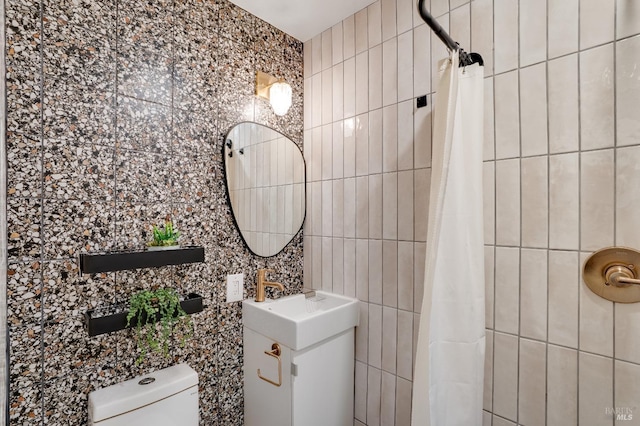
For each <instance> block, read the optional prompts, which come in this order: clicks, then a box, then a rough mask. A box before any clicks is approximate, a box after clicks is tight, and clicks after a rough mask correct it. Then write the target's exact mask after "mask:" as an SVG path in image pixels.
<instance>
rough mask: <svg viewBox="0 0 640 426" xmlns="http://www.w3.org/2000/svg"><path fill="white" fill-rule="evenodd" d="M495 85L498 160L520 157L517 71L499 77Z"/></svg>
mask: <svg viewBox="0 0 640 426" xmlns="http://www.w3.org/2000/svg"><path fill="white" fill-rule="evenodd" d="M494 84H495V120H496V124H495V126H496V136H495V138H496V159H502V158H513V157H519V156H520V117H519V115H518V111H519V95H518V73H517V71H513V72H509V73H506V74H502V75H499V76H497V77H496V78H495V80H494Z"/></svg>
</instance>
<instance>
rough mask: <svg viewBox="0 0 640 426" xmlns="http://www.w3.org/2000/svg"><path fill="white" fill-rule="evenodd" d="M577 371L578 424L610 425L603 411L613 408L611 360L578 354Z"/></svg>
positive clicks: (607, 415)
mask: <svg viewBox="0 0 640 426" xmlns="http://www.w3.org/2000/svg"><path fill="white" fill-rule="evenodd" d="M578 371H579V373H578V383H579V387H578V407H579V412H578V424H579V425H580V426H602V425H604V424H610V423H611V422H612V419H611V417H612V416H611V414H608V413H607V412H606V411H605V409H606V408H611V407H612V406H613V360H612V359H611V358H603V357H600V356H596V355H591V354H587V353H584V352H580V355H579V366H578Z"/></svg>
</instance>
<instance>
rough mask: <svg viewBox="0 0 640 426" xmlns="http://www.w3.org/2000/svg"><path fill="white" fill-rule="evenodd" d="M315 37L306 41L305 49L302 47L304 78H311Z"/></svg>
mask: <svg viewBox="0 0 640 426" xmlns="http://www.w3.org/2000/svg"><path fill="white" fill-rule="evenodd" d="M312 43H313V39H312V38H311V39H309V40H307V41H305V42H304V44H303V49H302V64H303V69H302V71H303V74H304V78H305V80H306V79H308V78H310V77H311V75H312V65H311V62H312V61H313V55H312V52H313V45H312Z"/></svg>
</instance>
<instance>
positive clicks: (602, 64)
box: [580, 44, 615, 150]
mask: <svg viewBox="0 0 640 426" xmlns="http://www.w3.org/2000/svg"><path fill="white" fill-rule="evenodd" d="M613 69H614V68H613V45H612V44H608V45H606V46H602V47H598V48H595V49H591V50H587V51H584V52H582V53H580V124H581V128H580V136H581V148H582V149H583V150H584V149H596V148H606V147H610V146H613V145H614V144H615V140H614V132H613V131H614V119H613V117H614V91H613V88H614V81H613V79H614V74H613Z"/></svg>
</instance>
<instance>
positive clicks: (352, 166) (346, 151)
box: [342, 117, 356, 177]
mask: <svg viewBox="0 0 640 426" xmlns="http://www.w3.org/2000/svg"><path fill="white" fill-rule="evenodd" d="M355 127H356V119H355V118H353V117H352V118H347V119H346V120H344V121H343V125H342V130H343V148H342V149H343V155H344V157H343V170H344V177H352V176H355V175H356V132H355Z"/></svg>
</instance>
